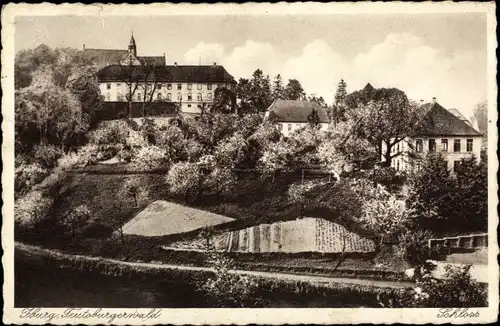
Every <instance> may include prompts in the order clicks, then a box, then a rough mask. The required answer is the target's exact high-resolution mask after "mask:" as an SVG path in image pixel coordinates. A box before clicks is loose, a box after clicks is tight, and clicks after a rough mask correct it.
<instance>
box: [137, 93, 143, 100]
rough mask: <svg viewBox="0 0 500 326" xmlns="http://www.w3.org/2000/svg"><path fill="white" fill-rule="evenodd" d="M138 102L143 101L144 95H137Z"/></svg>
mask: <svg viewBox="0 0 500 326" xmlns="http://www.w3.org/2000/svg"><path fill="white" fill-rule="evenodd" d="M137 100H138V101H142V95H141V93H137Z"/></svg>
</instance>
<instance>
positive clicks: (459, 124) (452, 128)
mask: <svg viewBox="0 0 500 326" xmlns="http://www.w3.org/2000/svg"><path fill="white" fill-rule="evenodd" d="M422 108H423V109H425V110H429V112H428V113H427V114H426V115H425V117H424V119H423V120H422V121H421V123H420V124H419V127H418V128H417V133H416V136H481V133H480V132H479V131H477V130H475V129H474V128H473V127H472V126H471V125H470V124H468V123H467V122H466V121H464V120H461V119H460V118H458V117H457V116H456V115H454V114H453V113H451V112H450V111H448V110H446V109H445V108H444V107H442V106H441V105H439V103H426V104H423V105H422Z"/></svg>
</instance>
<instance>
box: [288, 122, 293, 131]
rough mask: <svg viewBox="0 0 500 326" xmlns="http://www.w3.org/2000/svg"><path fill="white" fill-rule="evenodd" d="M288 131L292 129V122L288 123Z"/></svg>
mask: <svg viewBox="0 0 500 326" xmlns="http://www.w3.org/2000/svg"><path fill="white" fill-rule="evenodd" d="M288 131H292V124H291V123H289V124H288Z"/></svg>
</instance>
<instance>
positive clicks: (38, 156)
mask: <svg viewBox="0 0 500 326" xmlns="http://www.w3.org/2000/svg"><path fill="white" fill-rule="evenodd" d="M63 154H64V153H63V151H62V150H61V149H60V148H58V147H56V146H54V145H47V144H39V145H35V147H34V148H33V158H34V159H35V160H36V161H37V162H39V163H40V164H42V166H43V167H44V168H46V169H50V168H53V167H54V166H55V165H56V164H57V160H58V159H59V158H60V157H61V156H62V155H63Z"/></svg>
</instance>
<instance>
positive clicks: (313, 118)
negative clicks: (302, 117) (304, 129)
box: [307, 109, 321, 128]
mask: <svg viewBox="0 0 500 326" xmlns="http://www.w3.org/2000/svg"><path fill="white" fill-rule="evenodd" d="M307 122H309V126H311V128H317V127H318V126H319V124H320V122H321V121H320V120H319V114H318V111H317V110H316V109H312V111H311V113H309V115H308V116H307Z"/></svg>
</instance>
